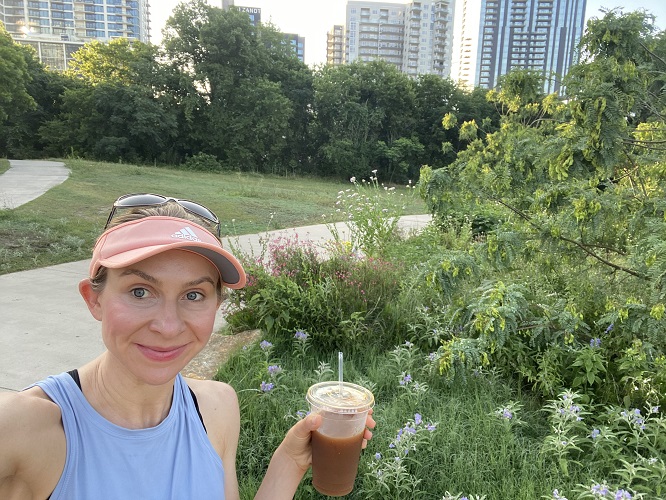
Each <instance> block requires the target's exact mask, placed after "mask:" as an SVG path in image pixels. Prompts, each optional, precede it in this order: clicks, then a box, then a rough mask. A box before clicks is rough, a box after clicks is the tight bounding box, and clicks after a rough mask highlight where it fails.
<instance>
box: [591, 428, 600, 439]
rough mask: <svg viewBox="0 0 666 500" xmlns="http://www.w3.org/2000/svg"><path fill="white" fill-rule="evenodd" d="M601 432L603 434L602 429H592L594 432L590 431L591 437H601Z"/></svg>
mask: <svg viewBox="0 0 666 500" xmlns="http://www.w3.org/2000/svg"><path fill="white" fill-rule="evenodd" d="M599 434H601V431H600V430H599V429H592V432H591V433H590V437H591V438H592V439H596V438H598V437H599Z"/></svg>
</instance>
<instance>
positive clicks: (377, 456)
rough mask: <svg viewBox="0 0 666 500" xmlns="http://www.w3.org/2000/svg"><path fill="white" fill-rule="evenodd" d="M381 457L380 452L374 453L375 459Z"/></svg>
mask: <svg viewBox="0 0 666 500" xmlns="http://www.w3.org/2000/svg"><path fill="white" fill-rule="evenodd" d="M381 459H382V454H381V453H379V452H377V453H375V460H381Z"/></svg>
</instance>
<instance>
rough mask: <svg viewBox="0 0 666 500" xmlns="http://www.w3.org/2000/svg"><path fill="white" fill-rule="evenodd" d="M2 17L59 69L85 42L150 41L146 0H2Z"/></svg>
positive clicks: (17, 36)
mask: <svg viewBox="0 0 666 500" xmlns="http://www.w3.org/2000/svg"><path fill="white" fill-rule="evenodd" d="M0 21H2V22H3V24H4V25H5V28H6V29H7V31H8V32H9V34H10V35H11V36H12V38H13V39H14V40H15V41H16V42H18V43H22V44H25V45H30V46H32V47H34V48H35V50H36V51H37V54H38V56H39V58H40V61H42V62H43V63H44V64H46V65H47V66H49V67H50V68H52V69H58V70H63V69H66V68H67V64H68V62H69V61H70V60H71V55H72V54H73V53H74V52H76V50H78V49H79V48H80V47H81V46H82V45H83V44H84V43H85V42H89V41H92V40H100V41H105V42H107V41H109V40H112V39H114V38H128V39H131V40H138V41H141V42H146V43H147V42H148V41H149V29H150V16H149V12H148V1H147V0H49V1H37V0H34V1H33V0H0Z"/></svg>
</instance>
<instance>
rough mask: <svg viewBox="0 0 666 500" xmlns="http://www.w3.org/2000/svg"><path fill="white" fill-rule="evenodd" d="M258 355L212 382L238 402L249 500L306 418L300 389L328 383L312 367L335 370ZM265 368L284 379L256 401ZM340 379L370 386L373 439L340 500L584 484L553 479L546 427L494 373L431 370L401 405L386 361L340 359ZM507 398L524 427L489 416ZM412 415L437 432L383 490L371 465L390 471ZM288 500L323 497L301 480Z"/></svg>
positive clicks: (523, 494)
mask: <svg viewBox="0 0 666 500" xmlns="http://www.w3.org/2000/svg"><path fill="white" fill-rule="evenodd" d="M264 354H265V353H263V352H261V349H260V348H259V347H258V346H257V345H256V344H254V345H253V346H251V347H249V348H248V349H246V350H244V351H241V352H240V353H238V354H237V355H235V356H234V357H232V358H231V359H230V361H229V362H228V363H227V364H225V365H224V366H222V367H221V368H220V370H219V372H218V374H217V377H216V378H217V379H218V380H224V381H227V382H229V383H230V384H231V385H232V386H233V387H234V388H235V389H236V391H237V392H238V394H239V401H240V405H241V419H242V421H241V438H240V444H239V455H238V457H239V458H238V475H239V483H240V490H241V498H247V499H250V498H253V494H254V492H255V491H256V489H257V488H258V486H259V484H260V482H261V480H262V478H263V474H264V473H265V470H266V467H267V466H268V462H269V460H270V456H271V454H272V452H273V450H275V448H276V447H277V446H278V444H279V442H280V441H281V439H282V437H283V436H284V434H285V433H286V431H287V429H288V428H289V427H290V426H291V425H292V424H293V422H294V421H295V420H294V419H295V418H297V417H296V412H297V411H306V410H307V406H306V402H305V399H304V394H305V393H306V391H307V388H308V386H309V385H310V384H312V383H314V382H316V381H318V380H321V379H323V380H334V379H335V376H336V374H335V373H333V372H328V373H324V374H323V376H318V374H317V367H318V364H319V362H326V363H328V365H329V366H330V367H332V368H333V371H335V369H336V359H335V358H336V357H335V355H334V354H333V355H331V356H330V358H327V357H323V358H322V357H321V356H320V357H317V356H312V357H309V358H308V359H306V360H298V359H297V358H296V356H295V353H289V352H284V353H282V354H279V355H274V356H271V357H269V358H265V357H264ZM267 364H279V365H280V366H281V367H282V368H283V372H282V374H281V378H280V379H279V380H277V382H276V387H275V389H273V390H272V391H271V392H269V393H261V392H260V391H259V390H258V388H259V384H260V382H261V381H262V380H269V378H268V377H269V375H268V374H267V372H266V366H267ZM345 371H346V372H348V375H347V376H346V377H345V378H346V379H347V380H349V381H352V382H356V383H361V384H362V385H365V386H368V383H369V382H368V381H372V382H371V384H375V387H374V388H373V392H374V394H375V397H376V406H375V418H376V420H377V428H376V429H375V432H374V437H373V439H372V441H370V443H369V446H368V448H367V450H366V451H365V452H363V454H362V457H361V463H360V466H359V473H358V477H357V480H356V486H355V490H354V491H353V492H352V493H351V494H350V495H349V496H347V498H350V499H359V500H361V499H369V498H371V499H383V498H392V499H393V498H395V499H405V500H407V499H409V500H411V499H414V498H423V499H437V500H440V499H441V498H442V497H443V496H444V494H445V492H447V491H448V492H451V493H453V494H458V493H462V494H465V495H467V496H469V497H470V498H472V495H479V496H481V495H485V496H486V499H487V500H504V499H511V500H537V499H539V498H542V497H543V496H548V497H549V498H550V497H551V493H552V491H553V490H554V489H555V488H560V489H561V488H562V487H563V486H569V487H572V486H573V485H575V484H576V481H577V480H583V479H584V478H583V477H581V476H580V475H578V474H576V475H572V477H570V478H568V479H567V480H566V481H565V483H564V484H563V481H562V477H558V475H557V474H553V473H552V468H551V467H550V466H549V465H548V463H547V460H546V457H544V455H543V454H542V453H541V451H540V450H541V445H540V443H541V439H542V438H543V436H544V435H545V434H547V433H548V426H547V423H546V422H545V420H544V418H543V415H542V414H541V413H540V411H539V409H538V408H539V407H538V403H537V402H536V401H532V400H530V399H529V398H528V397H527V396H522V397H521V396H519V395H517V394H516V393H515V391H514V390H512V388H511V386H510V385H509V384H506V383H504V382H502V381H501V380H500V379H499V378H498V377H495V376H494V375H492V374H488V373H485V374H481V375H480V376H478V377H476V378H473V379H469V380H468V381H467V382H464V383H463V382H457V383H455V384H451V385H447V384H445V383H444V382H443V379H442V377H440V376H439V375H438V374H437V372H436V371H435V372H434V373H432V374H431V375H425V374H424V373H420V374H419V375H418V376H417V375H416V373H415V379H416V378H417V377H418V380H419V381H420V382H422V383H424V382H425V383H427V384H428V386H429V389H428V391H426V392H425V393H423V394H422V395H421V396H418V397H417V396H409V395H408V394H407V392H406V391H405V390H403V389H404V388H403V387H401V386H400V384H399V379H400V375H401V368H400V366H398V365H396V364H395V363H394V362H393V359H392V358H391V356H390V354H389V353H388V352H381V351H373V352H366V353H364V354H363V353H359V354H357V355H355V356H351V357H347V358H346V359H345ZM510 399H514V400H515V399H520V400H521V402H522V404H523V405H524V407H525V409H524V410H523V412H522V414H521V418H522V419H523V420H524V421H525V423H526V425H524V426H521V427H520V428H511V427H510V426H509V425H508V424H507V423H506V422H505V421H503V420H501V419H499V418H497V417H496V416H495V415H494V414H493V412H494V410H495V409H496V408H497V407H500V406H502V405H504V404H506V402H507V401H508V400H510ZM416 413H419V414H420V415H421V416H422V417H423V419H424V421H428V422H435V423H437V429H436V430H435V431H433V432H432V433H429V432H424V433H423V434H424V436H423V435H422V437H423V438H424V440H423V441H422V442H420V443H418V444H416V445H415V449H410V451H409V454H408V455H407V457H406V458H404V459H403V462H402V465H403V466H404V472H405V475H404V476H402V477H396V478H395V479H396V481H394V482H391V484H392V485H391V487H390V490H387V489H386V488H385V487H382V486H381V485H380V482H379V481H378V475H377V466H378V464H380V463H383V464H385V466H386V467H388V466H390V465H391V463H392V462H393V461H394V459H395V456H394V455H395V451H394V450H395V449H392V448H391V447H390V444H391V443H395V442H396V441H395V440H396V433H397V432H398V430H399V429H401V428H403V426H404V425H405V423H406V422H408V421H409V420H413V419H414V415H415V414H416ZM377 453H379V454H380V455H381V457H382V458H381V459H380V460H381V462H380V460H378V459H377V458H376V454H377ZM393 463H394V462H393ZM388 475H390V469H385V470H384V472H383V477H384V478H386V477H387V476H388ZM583 475H584V474H583ZM414 480H418V481H419V482H418V484H417V485H416V487H415V488H414V487H412V486H411V484H412V483H411V482H412V481H414ZM295 498H296V499H302V500H305V499H322V498H325V497H324V496H322V495H320V494H319V493H317V492H316V491H315V490H314V489H313V487H312V483H311V477H310V474H309V473H308V475H306V478H305V480H304V481H303V482H302V483H301V485H300V487H299V489H298V492H297V494H296V496H295Z"/></svg>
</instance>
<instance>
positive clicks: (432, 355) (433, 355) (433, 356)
mask: <svg viewBox="0 0 666 500" xmlns="http://www.w3.org/2000/svg"><path fill="white" fill-rule="evenodd" d="M436 359H437V353H436V352H431V353H430V354H428V361H435V360H436Z"/></svg>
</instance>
